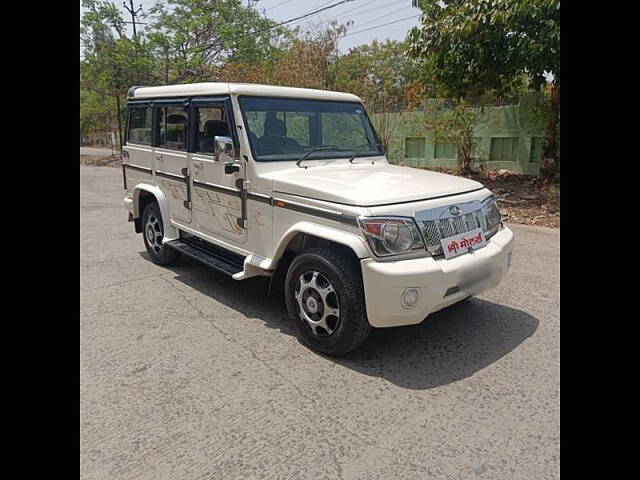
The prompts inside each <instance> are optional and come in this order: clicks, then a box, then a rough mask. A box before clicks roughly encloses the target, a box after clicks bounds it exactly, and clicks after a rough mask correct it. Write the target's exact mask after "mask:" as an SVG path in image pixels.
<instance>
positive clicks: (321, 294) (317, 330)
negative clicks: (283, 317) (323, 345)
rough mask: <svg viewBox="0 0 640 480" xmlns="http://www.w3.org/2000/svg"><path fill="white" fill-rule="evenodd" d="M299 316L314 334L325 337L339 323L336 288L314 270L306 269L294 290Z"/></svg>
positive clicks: (332, 331) (331, 332)
mask: <svg viewBox="0 0 640 480" xmlns="http://www.w3.org/2000/svg"><path fill="white" fill-rule="evenodd" d="M295 297H296V301H297V302H298V309H299V311H300V318H301V319H302V320H304V322H305V323H306V324H307V326H308V327H309V329H310V330H311V332H312V333H313V334H314V335H317V336H319V337H327V336H329V335H331V334H333V333H334V332H335V331H336V329H337V328H338V324H339V323H340V304H339V303H338V295H337V294H336V290H335V288H334V287H333V285H332V284H331V282H330V281H329V280H327V278H326V277H325V276H324V275H322V274H321V273H320V272H318V271H316V270H307V271H306V272H304V273H303V274H302V275H300V278H298V285H297V288H296V291H295Z"/></svg>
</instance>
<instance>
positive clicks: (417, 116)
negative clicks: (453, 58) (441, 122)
mask: <svg viewBox="0 0 640 480" xmlns="http://www.w3.org/2000/svg"><path fill="white" fill-rule="evenodd" d="M536 98H537V97H536V94H535V93H532V94H526V95H523V96H522V97H521V98H520V101H519V104H518V105H508V106H504V107H485V108H484V112H483V113H482V114H481V115H480V119H479V121H478V124H477V127H476V130H475V135H474V136H475V138H476V139H477V144H478V155H479V156H481V157H482V158H483V159H485V160H486V164H487V167H488V168H489V169H495V170H498V169H505V170H509V171H511V172H514V173H525V174H530V175H537V174H538V171H539V169H540V156H541V146H542V142H543V140H544V130H543V129H542V128H540V127H537V126H536V125H535V122H534V120H533V116H532V113H531V108H532V107H533V106H534V104H535V102H536ZM393 115H394V116H395V117H396V118H394V119H393V120H392V122H395V124H396V125H397V128H395V130H394V134H393V135H392V138H391V141H390V145H389V160H390V161H391V162H392V163H396V164H399V165H408V166H438V167H447V168H455V167H456V165H457V163H456V158H455V149H454V148H453V146H447V145H442V144H435V143H434V141H433V138H432V137H433V135H432V132H430V131H429V130H427V128H426V127H425V125H424V113H423V112H421V111H416V112H406V113H396V114H393ZM373 117H376V114H374V115H373ZM377 120H378V119H377V118H374V122H375V123H376V125H378V122H377Z"/></svg>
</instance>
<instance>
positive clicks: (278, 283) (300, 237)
mask: <svg viewBox="0 0 640 480" xmlns="http://www.w3.org/2000/svg"><path fill="white" fill-rule="evenodd" d="M322 246H327V247H334V248H338V249H340V250H342V251H343V252H345V254H347V255H349V256H351V257H352V259H353V261H355V262H359V259H361V258H367V257H370V256H371V254H370V253H369V250H368V249H367V247H366V245H365V243H364V240H363V239H361V238H360V237H358V236H357V235H355V234H353V233H350V232H345V231H344V230H337V229H335V228H331V227H327V226H324V225H318V224H315V223H311V222H298V223H296V224H295V225H293V226H292V227H291V228H289V230H287V232H286V233H285V234H284V235H283V236H282V238H281V239H280V241H279V242H278V245H277V246H276V249H275V252H274V256H273V264H274V265H275V269H274V272H273V275H272V276H271V281H270V282H269V292H270V293H271V292H272V291H276V290H280V289H281V288H282V287H283V286H284V278H285V277H286V275H287V270H288V269H289V265H291V262H292V261H293V259H294V258H295V257H296V255H298V253H300V252H303V251H305V250H308V249H310V248H314V247H322Z"/></svg>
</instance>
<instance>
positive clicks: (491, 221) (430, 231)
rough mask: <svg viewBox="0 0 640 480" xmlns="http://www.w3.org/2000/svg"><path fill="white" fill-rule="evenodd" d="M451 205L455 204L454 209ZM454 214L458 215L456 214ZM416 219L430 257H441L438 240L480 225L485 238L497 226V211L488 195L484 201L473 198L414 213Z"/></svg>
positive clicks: (492, 233) (498, 224)
mask: <svg viewBox="0 0 640 480" xmlns="http://www.w3.org/2000/svg"><path fill="white" fill-rule="evenodd" d="M452 207H457V208H453V211H452ZM456 213H457V214H456ZM415 219H416V222H417V224H418V227H420V231H421V232H422V235H423V237H424V241H425V243H426V245H427V250H429V253H430V254H431V255H432V256H433V257H436V258H438V257H441V256H443V255H444V254H443V251H442V245H441V244H440V240H442V239H443V238H447V237H452V236H453V235H457V234H460V233H466V232H469V231H471V230H475V229H476V228H482V231H483V232H484V235H485V238H486V239H487V240H488V239H489V238H491V236H493V235H494V234H495V233H496V232H497V231H498V229H499V228H500V212H499V211H498V206H497V204H496V203H495V197H493V196H491V197H489V198H487V199H485V200H484V201H482V202H480V201H477V200H476V201H473V202H467V203H461V204H455V205H448V206H446V207H439V208H434V209H431V210H422V211H420V212H416V214H415Z"/></svg>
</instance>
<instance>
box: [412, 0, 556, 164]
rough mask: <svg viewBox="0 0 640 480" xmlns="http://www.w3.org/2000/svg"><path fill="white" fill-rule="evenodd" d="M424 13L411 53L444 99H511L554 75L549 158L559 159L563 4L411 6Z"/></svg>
mask: <svg viewBox="0 0 640 480" xmlns="http://www.w3.org/2000/svg"><path fill="white" fill-rule="evenodd" d="M413 5H414V6H417V7H419V8H420V9H421V10H422V12H423V17H422V20H421V25H420V26H419V27H416V28H413V29H412V30H411V32H410V34H409V38H408V43H409V47H408V53H409V55H411V56H412V57H414V58H419V59H422V60H423V62H424V63H423V68H424V73H425V78H427V79H429V81H432V82H433V83H435V84H436V85H437V86H438V88H439V91H440V93H441V94H442V95H444V96H452V97H456V98H459V97H468V96H473V95H478V96H479V95H481V94H482V93H485V92H487V91H491V92H494V93H496V94H498V95H507V94H509V93H512V92H514V91H515V90H516V89H518V88H520V87H521V86H522V83H523V81H524V79H526V78H528V79H529V80H530V82H531V85H532V87H533V88H536V89H539V88H540V87H541V86H543V85H544V84H545V82H546V79H545V75H549V74H551V75H552V76H553V79H552V80H551V93H550V96H549V99H550V101H549V109H550V111H551V114H550V117H549V118H550V124H549V126H548V129H547V146H548V150H552V149H555V150H556V151H553V152H551V151H549V152H548V154H549V155H551V154H552V155H553V156H554V157H557V160H556V161H555V162H551V163H556V164H559V152H558V151H557V146H558V145H559V142H558V135H559V125H560V122H559V119H560V0H446V1H439V0H413Z"/></svg>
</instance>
